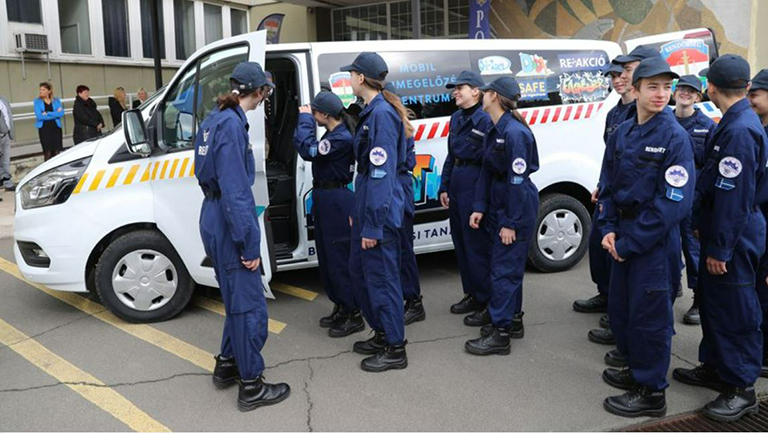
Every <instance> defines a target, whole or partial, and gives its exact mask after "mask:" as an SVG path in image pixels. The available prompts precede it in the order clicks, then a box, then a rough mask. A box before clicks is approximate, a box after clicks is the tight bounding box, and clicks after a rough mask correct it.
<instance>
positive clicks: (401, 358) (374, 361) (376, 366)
mask: <svg viewBox="0 0 768 433" xmlns="http://www.w3.org/2000/svg"><path fill="white" fill-rule="evenodd" d="M405 367H408V356H406V354H405V343H403V344H401V345H398V346H393V345H391V344H385V345H384V349H383V350H381V351H379V352H378V353H376V354H375V355H373V356H369V357H368V358H365V359H364V360H363V361H362V362H361V363H360V368H362V369H363V371H368V372H371V373H380V372H382V371H387V370H402V369H404V368H405Z"/></svg>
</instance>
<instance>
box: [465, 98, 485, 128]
mask: <svg viewBox="0 0 768 433" xmlns="http://www.w3.org/2000/svg"><path fill="white" fill-rule="evenodd" d="M484 116H486V114H485V111H483V104H482V102H481V103H480V106H479V107H477V109H476V110H475V111H473V112H472V115H471V116H469V118H470V119H472V123H473V124H475V125H477V124H478V123H480V121H481V120H482V119H483V117H484Z"/></svg>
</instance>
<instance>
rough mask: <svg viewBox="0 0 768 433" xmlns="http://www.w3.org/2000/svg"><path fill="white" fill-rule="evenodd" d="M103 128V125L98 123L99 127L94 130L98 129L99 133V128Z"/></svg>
mask: <svg viewBox="0 0 768 433" xmlns="http://www.w3.org/2000/svg"><path fill="white" fill-rule="evenodd" d="M103 127H104V125H103V124H101V123H99V126H97V127H96V129H98V130H99V131H101V128H103Z"/></svg>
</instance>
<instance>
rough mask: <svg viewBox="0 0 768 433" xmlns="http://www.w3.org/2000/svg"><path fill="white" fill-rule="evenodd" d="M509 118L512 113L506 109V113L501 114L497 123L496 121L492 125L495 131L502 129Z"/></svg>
mask: <svg viewBox="0 0 768 433" xmlns="http://www.w3.org/2000/svg"><path fill="white" fill-rule="evenodd" d="M510 119H512V113H510V112H509V111H507V112H506V113H504V114H502V115H501V117H500V118H499V121H498V123H496V125H494V128H495V129H496V130H497V131H499V132H501V131H503V130H504V128H505V127H506V126H507V122H509V121H510Z"/></svg>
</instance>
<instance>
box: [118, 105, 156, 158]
mask: <svg viewBox="0 0 768 433" xmlns="http://www.w3.org/2000/svg"><path fill="white" fill-rule="evenodd" d="M123 132H124V133H125V145H126V147H128V153H130V154H132V155H139V156H142V157H144V156H149V155H151V154H152V146H150V144H149V135H148V134H147V127H146V126H145V125H144V118H143V117H142V116H141V111H140V110H138V109H135V110H126V111H123Z"/></svg>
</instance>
